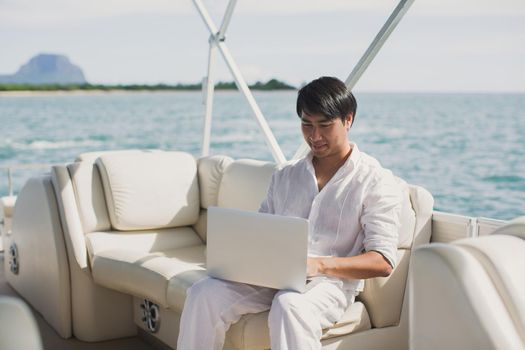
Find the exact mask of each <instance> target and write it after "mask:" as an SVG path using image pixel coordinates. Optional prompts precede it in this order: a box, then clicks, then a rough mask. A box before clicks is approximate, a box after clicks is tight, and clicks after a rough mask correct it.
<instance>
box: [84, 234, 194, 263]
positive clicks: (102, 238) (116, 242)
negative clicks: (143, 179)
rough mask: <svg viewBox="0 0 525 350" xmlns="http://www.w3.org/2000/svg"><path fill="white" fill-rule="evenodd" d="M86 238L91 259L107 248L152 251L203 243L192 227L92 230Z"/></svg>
mask: <svg viewBox="0 0 525 350" xmlns="http://www.w3.org/2000/svg"><path fill="white" fill-rule="evenodd" d="M85 238H86V246H87V250H88V253H89V257H90V258H91V261H92V260H93V257H94V255H97V254H98V253H100V252H102V251H105V250H117V249H123V250H124V249H125V250H132V251H135V252H142V253H151V252H158V251H167V250H173V249H178V248H183V247H189V246H194V245H199V244H202V241H201V239H200V238H199V236H198V235H197V233H196V232H195V231H194V230H193V229H192V228H191V227H175V228H165V229H162V230H149V231H130V232H120V231H109V232H91V233H88V234H87V235H86V237H85Z"/></svg>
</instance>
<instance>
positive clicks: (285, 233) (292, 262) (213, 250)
mask: <svg viewBox="0 0 525 350" xmlns="http://www.w3.org/2000/svg"><path fill="white" fill-rule="evenodd" d="M206 245H207V247H206V268H207V270H208V275H210V276H212V277H216V278H221V279H225V280H229V281H235V282H242V283H248V284H253V285H257V286H264V287H270V288H276V289H290V290H295V291H298V292H304V290H305V287H306V258H307V250H308V220H306V219H301V218H294V217H288V216H278V215H271V214H262V213H256V212H249V211H243V210H238V209H226V208H218V207H209V208H208V232H207V244H206Z"/></svg>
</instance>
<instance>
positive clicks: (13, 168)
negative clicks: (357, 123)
mask: <svg viewBox="0 0 525 350" xmlns="http://www.w3.org/2000/svg"><path fill="white" fill-rule="evenodd" d="M53 165H54V164H51V163H29V164H12V165H6V166H0V171H3V172H5V173H6V175H7V195H8V196H13V194H14V188H13V187H14V186H13V171H16V170H29V169H43V168H50V167H51V166H53ZM1 195H2V193H0V196H1Z"/></svg>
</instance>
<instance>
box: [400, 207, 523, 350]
mask: <svg viewBox="0 0 525 350" xmlns="http://www.w3.org/2000/svg"><path fill="white" fill-rule="evenodd" d="M523 252H525V217H521V218H518V219H516V220H513V221H511V222H509V223H508V224H507V225H504V226H502V227H500V228H499V229H497V230H496V231H495V232H494V233H493V234H491V235H489V236H483V237H476V238H467V239H462V240H457V241H454V242H452V243H450V244H443V243H433V244H429V245H424V246H422V247H420V248H419V249H417V250H416V251H415V253H414V259H413V263H412V266H413V267H412V270H411V276H410V280H411V282H410V295H411V299H410V305H411V306H410V307H411V310H412V314H411V315H412V317H411V319H410V345H411V349H416V350H417V349H452V348H454V349H524V348H525V294H524V293H523V291H524V290H525V274H524V273H523V266H525V255H524V254H523Z"/></svg>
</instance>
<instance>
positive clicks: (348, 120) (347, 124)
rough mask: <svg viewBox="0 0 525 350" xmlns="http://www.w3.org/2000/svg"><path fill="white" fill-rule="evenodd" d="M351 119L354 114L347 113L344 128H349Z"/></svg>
mask: <svg viewBox="0 0 525 350" xmlns="http://www.w3.org/2000/svg"><path fill="white" fill-rule="evenodd" d="M353 121H354V116H353V115H352V113H348V115H347V116H346V130H350V127H351V126H352V122H353Z"/></svg>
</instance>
